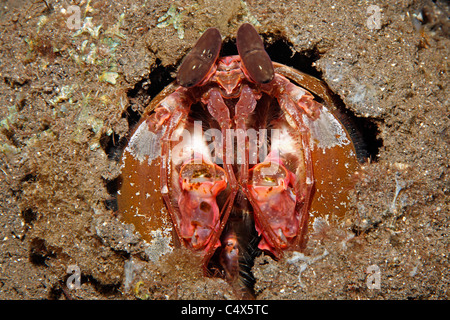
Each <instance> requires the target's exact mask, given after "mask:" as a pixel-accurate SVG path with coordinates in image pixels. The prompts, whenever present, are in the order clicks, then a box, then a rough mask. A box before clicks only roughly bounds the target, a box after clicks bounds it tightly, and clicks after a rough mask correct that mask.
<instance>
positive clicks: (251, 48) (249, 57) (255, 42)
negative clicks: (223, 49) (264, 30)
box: [236, 23, 275, 83]
mask: <svg viewBox="0 0 450 320" xmlns="http://www.w3.org/2000/svg"><path fill="white" fill-rule="evenodd" d="M236 45H237V49H238V52H239V56H241V60H242V64H243V65H244V68H245V70H246V71H247V73H248V74H249V76H250V77H251V78H252V80H254V81H255V82H259V83H268V82H270V81H272V79H273V77H274V74H275V72H274V70H273V64H272V61H271V60H270V57H269V55H268V54H267V52H266V50H265V49H264V44H263V42H262V40H261V38H260V37H259V34H258V32H257V31H256V29H255V28H254V27H253V26H252V25H251V24H250V23H244V24H243V25H242V26H240V27H239V30H238V32H237V37H236Z"/></svg>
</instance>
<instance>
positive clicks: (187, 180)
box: [178, 159, 227, 250]
mask: <svg viewBox="0 0 450 320" xmlns="http://www.w3.org/2000/svg"><path fill="white" fill-rule="evenodd" d="M198 162H199V163H198ZM180 185H181V189H182V193H181V194H180V197H179V199H178V205H179V208H180V212H181V221H180V236H181V237H182V238H183V239H184V240H185V241H186V242H187V243H188V244H189V245H190V246H191V247H192V248H194V249H196V250H198V249H204V248H205V247H206V246H207V245H212V246H214V247H217V246H219V245H220V243H219V242H217V243H216V244H211V243H209V240H210V238H211V236H212V235H214V232H215V231H217V227H218V224H219V223H220V220H219V218H220V210H219V207H218V205H217V202H216V197H217V195H218V194H219V193H220V192H221V191H222V190H224V189H225V188H226V186H227V182H226V175H225V171H224V170H223V169H222V168H220V167H219V166H217V165H215V164H212V163H207V162H204V161H203V160H200V161H199V159H192V160H190V161H188V162H187V163H185V164H184V165H183V166H182V168H181V170H180Z"/></svg>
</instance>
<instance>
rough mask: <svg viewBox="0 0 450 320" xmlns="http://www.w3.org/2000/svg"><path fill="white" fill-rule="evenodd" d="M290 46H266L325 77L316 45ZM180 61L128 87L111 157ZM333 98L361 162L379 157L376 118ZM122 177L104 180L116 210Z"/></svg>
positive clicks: (109, 143) (231, 51)
mask: <svg viewBox="0 0 450 320" xmlns="http://www.w3.org/2000/svg"><path fill="white" fill-rule="evenodd" d="M272 38H275V39H277V38H276V36H273V35H272ZM291 48H292V44H290V43H289V42H288V41H286V39H281V38H279V37H278V40H275V41H274V42H272V43H270V44H268V45H267V46H266V50H267V52H268V54H269V56H270V57H271V59H272V61H275V62H278V63H281V64H285V65H287V66H290V67H293V68H295V69H297V70H300V71H302V72H305V73H307V74H310V75H312V76H314V77H316V78H318V79H322V74H321V72H320V71H318V70H317V69H316V68H315V67H314V62H315V61H317V60H318V59H319V58H320V53H319V51H318V50H316V49H313V50H308V51H303V52H293V51H292V49H291ZM235 54H237V49H236V46H235V40H234V39H231V40H230V39H229V40H225V41H224V43H223V46H222V51H221V56H228V55H235ZM179 63H181V61H179ZM179 63H178V64H177V65H174V66H170V67H163V66H162V65H161V62H160V61H157V62H156V67H155V68H154V69H153V71H152V72H151V73H150V76H149V78H148V79H144V80H142V81H140V82H138V83H137V84H136V85H135V87H134V88H133V89H131V90H130V91H128V93H127V95H128V98H129V101H130V104H129V107H128V108H127V109H126V111H125V112H124V113H123V115H122V117H123V118H125V119H126V120H127V121H128V124H129V128H130V131H129V134H128V136H126V137H124V138H122V139H119V136H118V135H115V134H113V135H110V136H106V135H105V136H103V137H102V139H101V145H102V148H103V149H104V151H105V153H106V154H107V155H108V158H109V159H110V160H114V161H117V162H120V159H121V155H122V152H123V150H124V149H125V147H126V145H127V143H128V140H129V138H130V137H131V134H132V132H133V130H134V129H135V127H136V125H137V124H138V122H139V121H140V120H141V116H142V113H143V112H144V110H145V107H146V106H147V105H148V104H149V103H150V101H151V99H153V98H154V97H155V96H156V95H157V94H158V93H159V92H161V91H162V90H163V89H164V88H165V87H166V86H167V85H169V84H170V83H171V82H172V81H174V76H175V72H176V69H177V66H178V65H179ZM333 99H334V100H335V104H336V106H337V108H338V110H336V112H335V114H336V116H337V117H338V118H339V120H340V121H341V122H342V123H343V124H344V126H345V127H346V128H347V130H348V132H349V134H350V136H351V138H352V139H353V142H354V145H355V149H356V152H357V155H358V160H359V161H360V162H365V161H368V160H370V161H372V162H373V161H377V159H378V153H379V150H380V148H381V147H382V141H381V139H380V138H379V129H378V123H377V120H376V119H370V118H364V117H358V116H357V115H355V114H354V113H353V112H352V111H351V110H349V109H348V108H346V107H345V105H344V103H343V101H342V99H341V98H340V97H339V96H338V95H337V94H335V95H334V96H333ZM119 181H120V177H118V178H116V179H114V180H107V179H105V180H104V183H105V186H106V188H107V191H108V193H109V194H110V195H111V198H110V199H107V200H106V201H105V206H106V208H107V209H110V210H113V211H115V212H117V211H118V209H119V208H118V206H117V200H116V195H117V191H118V185H119ZM251 247H252V250H253V249H254V250H255V253H254V254H253V256H252V257H251V260H252V261H246V263H247V264H248V265H247V267H246V268H245V272H246V279H245V281H246V283H248V286H249V287H252V286H253V285H254V278H253V276H252V275H251V267H252V266H253V260H254V258H255V257H256V256H257V255H258V253H257V251H258V249H257V243H253V244H251ZM216 256H217V254H215V255H214V257H216ZM212 265H214V267H213V269H214V268H215V267H216V266H217V265H218V263H217V262H216V263H214V262H213V263H212ZM251 290H252V289H251Z"/></svg>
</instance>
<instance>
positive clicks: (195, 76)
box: [177, 23, 275, 88]
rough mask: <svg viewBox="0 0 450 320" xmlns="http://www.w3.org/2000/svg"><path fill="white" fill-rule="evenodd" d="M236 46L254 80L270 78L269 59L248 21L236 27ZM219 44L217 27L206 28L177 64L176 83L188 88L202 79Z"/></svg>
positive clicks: (215, 56) (272, 74)
mask: <svg viewBox="0 0 450 320" xmlns="http://www.w3.org/2000/svg"><path fill="white" fill-rule="evenodd" d="M236 45H237V49H238V52H239V56H240V57H241V61H242V65H243V66H244V69H245V70H246V72H247V74H248V75H249V76H250V77H251V78H252V80H253V81H255V82H258V83H268V82H270V81H272V79H273V77H274V74H275V72H274V69H273V64H272V61H271V60H270V57H269V55H268V54H267V52H266V50H265V49H264V44H263V42H262V40H261V38H260V37H259V34H258V32H257V31H256V29H255V28H254V27H253V26H252V25H251V24H249V23H244V24H243V25H241V26H240V27H239V30H238V32H237V37H236ZM221 47H222V36H221V35H220V32H219V30H218V29H216V28H209V29H207V30H206V31H205V32H204V33H203V35H202V36H201V37H200V39H198V41H197V43H196V44H195V45H194V47H193V48H192V50H191V51H190V52H189V53H188V54H187V55H186V57H185V58H184V60H183V62H182V63H181V65H180V68H179V69H178V74H177V81H178V83H179V84H180V85H181V86H183V87H186V88H190V87H193V86H196V85H198V84H199V83H200V82H202V80H203V79H205V77H206V76H207V75H208V73H209V72H210V71H211V68H212V67H213V65H214V63H215V62H216V60H217V58H218V57H219V54H220V49H221Z"/></svg>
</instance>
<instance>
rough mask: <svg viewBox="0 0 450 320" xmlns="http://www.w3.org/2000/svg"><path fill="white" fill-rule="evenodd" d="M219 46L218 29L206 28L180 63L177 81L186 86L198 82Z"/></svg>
mask: <svg viewBox="0 0 450 320" xmlns="http://www.w3.org/2000/svg"><path fill="white" fill-rule="evenodd" d="M221 46H222V36H221V35H220V32H219V30H217V29H216V28H209V29H208V30H206V31H205V32H204V33H203V35H202V36H201V37H200V39H198V41H197V43H196V44H195V45H194V47H193V48H192V50H191V51H190V52H189V53H188V54H187V55H186V57H185V58H184V60H183V62H182V63H181V65H180V68H179V69H178V73H177V81H178V83H179V84H180V85H181V86H183V87H186V88H189V87H193V86H195V85H197V84H199V83H200V82H201V81H202V80H203V79H204V78H205V77H206V76H207V75H208V73H209V72H210V70H211V68H212V67H213V65H214V63H215V62H216V60H217V58H218V57H219V53H220V48H221Z"/></svg>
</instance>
